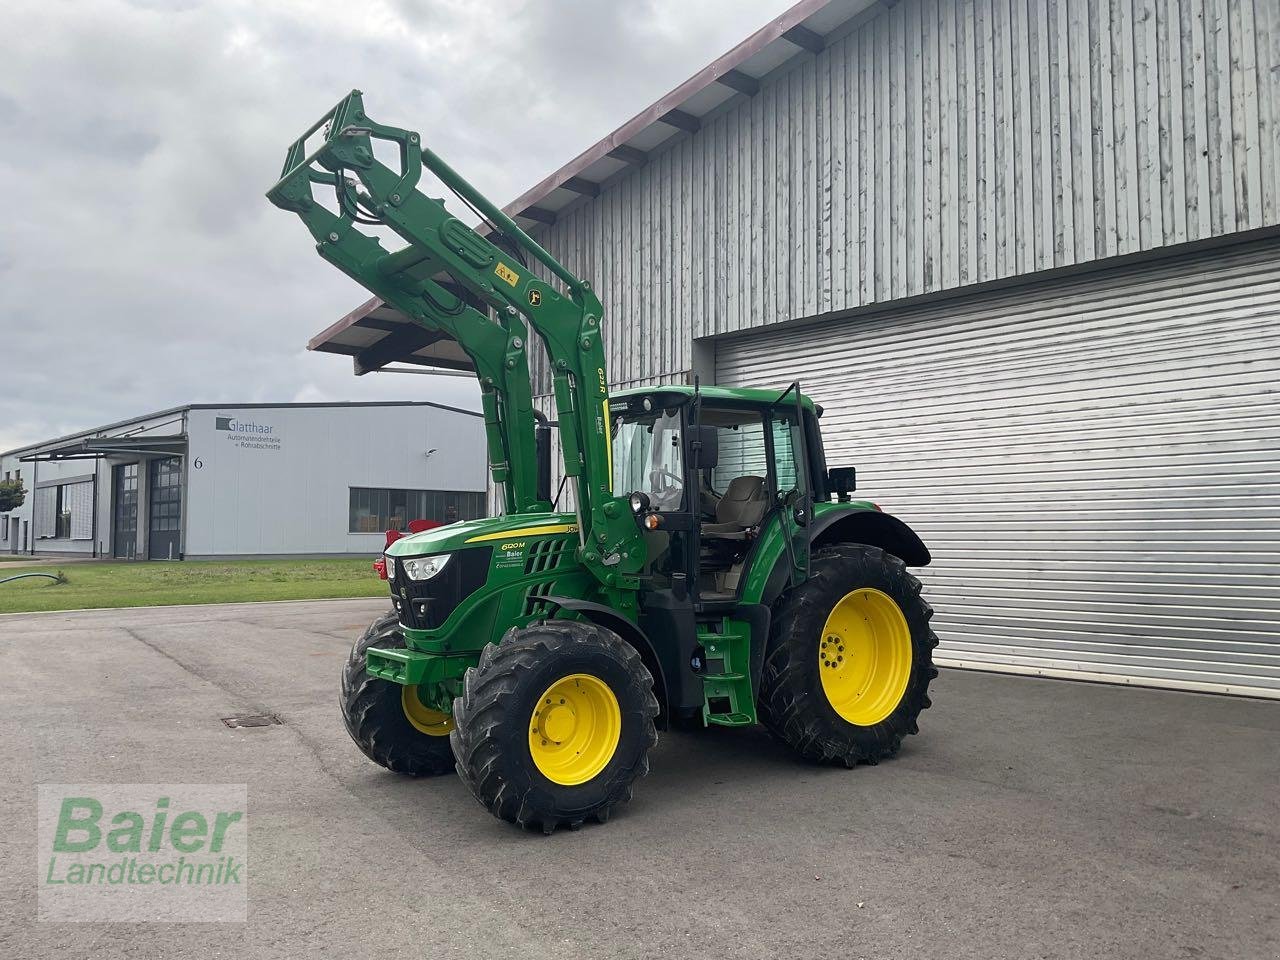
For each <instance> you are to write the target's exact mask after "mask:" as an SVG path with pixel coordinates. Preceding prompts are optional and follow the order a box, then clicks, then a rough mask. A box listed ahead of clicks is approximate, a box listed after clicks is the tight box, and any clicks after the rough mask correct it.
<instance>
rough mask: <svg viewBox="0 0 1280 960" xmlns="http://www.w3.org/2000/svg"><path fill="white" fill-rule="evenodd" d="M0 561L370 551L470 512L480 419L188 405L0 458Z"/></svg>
mask: <svg viewBox="0 0 1280 960" xmlns="http://www.w3.org/2000/svg"><path fill="white" fill-rule="evenodd" d="M0 476H3V477H4V478H5V479H11V478H13V477H17V478H19V479H21V480H22V481H23V484H24V486H25V487H26V488H27V496H26V499H25V502H24V503H23V505H22V506H21V507H19V508H18V509H16V510H14V511H12V512H10V513H8V514H0V557H3V556H4V555H5V554H24V553H25V554H67V555H74V556H99V557H115V558H118V559H124V560H135V559H150V560H181V559H184V558H188V559H213V558H224V557H226V558H230V557H263V556H289V555H299V554H302V555H308V556H329V555H332V556H342V555H365V556H367V555H376V554H377V553H379V552H380V551H381V549H382V547H383V545H384V542H385V536H386V531H387V530H389V529H400V530H402V529H405V527H406V526H407V525H408V523H409V521H412V520H418V519H422V520H434V521H437V522H442V523H447V522H450V521H453V520H461V519H470V518H473V517H479V516H484V515H485V482H486V477H485V456H484V423H483V420H482V419H481V417H480V416H479V414H476V413H473V412H471V411H469V410H460V409H456V408H454V407H448V406H442V405H440V404H436V403H294V404H228V405H222V406H214V405H208V404H189V405H187V406H184V407H175V408H173V409H171V410H164V411H161V412H160V413H155V414H150V415H148V416H144V417H138V418H135V419H133V420H125V421H121V422H119V423H113V424H110V425H109V426H105V427H99V428H97V429H94V430H87V431H84V432H83V433H78V434H74V435H72V436H68V437H61V438H59V439H57V440H51V441H48V442H46V443H40V444H35V445H33V446H29V447H24V448H22V449H19V450H10V451H9V452H7V453H4V454H0Z"/></svg>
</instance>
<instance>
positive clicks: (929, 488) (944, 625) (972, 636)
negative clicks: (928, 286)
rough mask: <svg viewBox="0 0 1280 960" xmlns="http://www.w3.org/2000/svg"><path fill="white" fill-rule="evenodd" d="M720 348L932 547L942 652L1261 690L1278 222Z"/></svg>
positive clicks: (1275, 524)
mask: <svg viewBox="0 0 1280 960" xmlns="http://www.w3.org/2000/svg"><path fill="white" fill-rule="evenodd" d="M717 360H718V372H719V376H720V379H721V381H722V382H725V383H736V384H744V385H764V384H778V383H785V382H788V381H790V380H792V379H800V380H801V382H802V383H803V384H804V385H805V386H806V390H807V392H809V393H811V394H812V395H813V396H814V397H815V399H816V400H818V401H819V402H820V403H823V404H824V405H825V406H826V408H827V409H826V412H825V414H824V416H823V418H822V426H823V435H824V438H825V440H826V444H827V458H828V462H829V463H831V464H833V465H839V464H856V465H857V467H858V474H859V477H858V479H859V491H860V493H859V495H860V496H865V497H868V498H870V499H872V500H876V501H879V502H881V503H882V504H883V505H884V506H885V509H887V510H889V511H890V512H892V513H894V514H896V515H898V516H900V517H901V518H902V519H903V520H905V521H907V522H908V523H909V524H911V525H912V526H913V527H914V528H915V529H916V530H917V531H918V532H919V533H920V535H921V536H922V537H923V538H924V540H925V542H926V543H928V544H929V546H930V548H931V550H932V551H933V554H934V559H935V562H934V564H933V565H931V566H930V567H927V568H925V569H923V570H922V571H920V576H921V578H922V579H923V580H924V581H925V585H926V593H927V596H928V598H929V600H930V602H932V603H933V605H934V607H935V608H936V610H937V615H936V617H935V619H934V627H935V629H936V630H937V632H938V635H939V637H940V638H941V641H942V642H941V646H940V647H939V649H938V651H937V655H936V656H937V659H938V661H939V662H942V663H948V664H955V665H966V666H976V667H981V668H987V669H992V668H994V669H1012V670H1015V671H1017V672H1027V673H1043V674H1048V675H1059V676H1092V677H1099V678H1105V679H1112V680H1116V679H1123V680H1124V681H1126V682H1135V683H1153V684H1156V685H1161V686H1168V685H1172V686H1192V687H1199V688H1207V689H1215V690H1225V691H1228V692H1233V693H1252V694H1255V695H1259V694H1260V695H1266V696H1275V697H1280V589H1277V586H1278V585H1280V577H1278V576H1277V570H1278V569H1280V402H1278V401H1280V388H1278V386H1277V385H1278V384H1280V241H1271V242H1268V243H1265V244H1262V245H1258V246H1252V247H1251V248H1250V249H1248V250H1236V251H1233V252H1227V253H1222V252H1219V253H1215V254H1207V255H1204V257H1203V258H1202V259H1198V260H1195V261H1188V260H1186V259H1179V260H1177V261H1174V262H1170V263H1167V264H1161V265H1151V264H1147V265H1142V266H1137V267H1134V268H1131V269H1128V270H1123V271H1117V272H1115V273H1110V272H1108V273H1106V274H1102V275H1098V276H1095V277H1092V278H1088V279H1082V278H1076V279H1074V280H1066V281H1060V282H1058V283H1056V284H1048V283H1046V284H1035V285H1033V286H1031V287H1030V288H1028V289H1026V290H1024V291H1023V292H1021V293H1016V294H1009V293H1006V294H1004V295H1001V296H998V297H985V298H981V299H979V298H965V301H964V302H961V303H952V304H938V305H934V306H932V307H923V308H916V309H914V310H911V311H907V310H890V311H887V312H886V313H885V314H883V315H880V316H876V317H871V318H866V319H863V320H858V321H846V322H843V323H841V324H839V325H838V326H827V327H826V328H824V329H822V330H817V331H815V330H814V329H812V328H809V327H807V326H805V327H793V328H787V329H782V330H778V331H777V332H776V333H773V334H770V335H767V336H759V335H757V336H754V337H751V338H749V340H747V341H742V340H730V341H728V342H726V343H723V344H721V349H720V350H719V351H718V357H717Z"/></svg>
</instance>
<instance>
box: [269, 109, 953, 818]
mask: <svg viewBox="0 0 1280 960" xmlns="http://www.w3.org/2000/svg"><path fill="white" fill-rule="evenodd" d="M309 141H314V142H315V147H314V149H313V150H312V151H311V152H310V153H308V142H309ZM375 143H381V144H382V145H384V146H385V147H387V155H389V156H396V155H398V161H395V162H393V163H392V165H391V166H388V165H387V164H386V163H384V162H383V161H382V160H380V159H378V158H377V157H375V151H374V145H375ZM424 168H425V169H426V170H427V171H428V172H429V173H430V174H432V175H434V176H435V177H436V178H437V179H438V180H439V181H440V182H441V183H442V184H443V185H444V187H445V188H447V189H448V190H450V191H451V192H453V193H454V194H455V195H456V196H457V197H458V198H460V199H461V200H462V202H464V203H465V204H467V205H468V206H469V207H470V208H471V209H472V210H473V211H475V212H476V213H477V214H478V215H479V216H480V217H481V218H482V219H483V220H484V221H485V223H486V224H487V228H488V231H489V232H488V233H487V234H485V233H481V232H479V231H477V230H473V229H471V228H470V227H468V226H466V225H465V224H464V223H462V222H461V221H459V220H457V219H455V218H454V217H453V216H451V215H450V214H449V213H448V212H447V211H446V209H445V205H444V202H443V201H442V200H437V199H433V198H431V197H428V196H427V195H426V194H425V193H423V192H422V190H421V189H419V185H420V184H419V181H420V179H421V177H422V174H423V170H424ZM268 197H269V198H270V200H271V202H272V203H274V204H275V205H276V206H279V207H282V208H283V209H285V210H290V211H293V212H294V213H296V214H297V215H298V216H299V217H301V218H302V220H303V222H304V223H305V224H306V225H307V228H308V229H309V230H310V231H311V233H312V235H313V236H314V237H315V240H316V248H317V250H318V251H319V253H320V255H321V256H322V257H324V258H325V259H326V260H328V261H330V262H331V263H333V264H334V265H335V266H337V267H338V268H339V269H341V270H342V271H343V272H345V273H346V274H348V275H349V276H351V277H352V278H354V279H355V280H357V281H358V282H359V283H361V284H363V285H364V286H365V287H367V288H368V289H369V290H371V291H372V292H373V293H374V294H375V295H377V296H378V297H380V298H381V299H382V300H383V301H384V302H386V303H388V304H390V305H392V306H394V307H396V308H397V309H399V310H400V311H401V312H402V313H403V314H405V315H406V316H407V317H409V318H411V319H412V320H413V321H414V322H416V323H419V324H421V325H422V326H423V327H425V328H426V329H427V330H428V331H430V332H431V334H432V335H434V336H436V337H438V338H441V339H443V338H451V339H453V340H455V341H456V342H457V344H458V345H459V346H460V348H461V349H462V350H463V351H464V352H465V353H466V355H467V356H468V357H469V358H470V360H471V361H472V363H473V364H474V367H475V370H476V375H477V377H478V379H479V381H480V387H481V394H482V402H483V409H484V417H485V427H486V441H487V446H488V456H489V466H490V473H491V475H492V478H493V480H494V483H495V485H496V488H497V489H499V490H500V491H501V495H502V497H503V499H504V507H505V513H504V515H503V516H501V517H494V518H490V519H484V520H473V521H468V522H463V523H455V524H451V525H448V526H445V527H441V528H439V529H435V530H430V531H428V532H425V533H420V534H416V535H412V536H407V537H404V538H402V539H400V540H397V541H396V542H395V543H393V544H392V545H391V546H390V547H389V548H388V549H387V551H386V564H387V574H388V580H389V583H390V587H391V597H392V602H393V605H394V612H392V613H390V614H388V615H387V616H386V617H383V618H381V619H379V620H377V621H375V622H374V623H373V624H372V625H371V626H370V627H369V629H368V631H367V632H366V633H365V635H364V636H363V637H361V638H360V639H359V640H358V641H357V642H356V644H355V647H354V648H353V650H352V652H351V657H350V659H349V660H348V662H347V664H346V667H345V669H344V671H343V676H342V693H341V704H342V714H343V718H344V720H345V722H346V726H347V730H348V731H349V732H350V734H351V737H352V739H353V740H355V742H356V744H357V745H358V746H359V747H360V749H361V750H362V751H364V753H365V754H366V755H367V756H368V757H369V758H370V759H372V760H373V761H375V762H376V763H379V764H381V765H382V766H384V767H386V768H388V769H390V770H394V771H396V772H399V773H405V774H410V775H426V774H439V773H444V772H446V771H448V770H451V769H455V768H456V769H457V771H458V774H459V775H460V776H461V777H462V779H463V781H464V782H465V783H466V784H467V786H468V787H469V788H470V789H471V791H472V792H473V793H474V794H475V796H476V798H477V799H478V800H479V801H480V802H481V803H482V804H483V805H484V806H485V807H487V808H488V809H489V811H490V812H491V813H493V814H494V815H495V816H497V817H500V818H501V819H503V820H506V821H509V822H511V823H516V824H520V825H521V826H524V827H527V828H531V829H538V830H543V831H545V832H548V833H549V832H551V831H552V830H554V829H555V828H556V827H557V826H559V825H562V824H563V825H567V826H569V827H577V826H579V825H580V824H582V822H583V821H585V820H588V819H594V820H598V821H601V822H603V821H604V820H606V819H607V818H608V816H609V814H610V813H611V812H612V811H613V809H614V808H615V807H616V806H617V805H618V804H620V803H622V802H624V801H626V800H628V799H629V798H630V797H631V791H632V787H633V785H634V783H635V781H636V780H637V779H638V778H639V777H641V776H643V775H644V774H645V773H646V772H647V770H648V767H649V759H648V754H649V749H650V748H651V747H652V746H653V745H654V743H655V742H656V740H657V733H656V731H657V729H658V728H660V727H666V726H668V725H672V724H686V725H698V726H701V725H707V724H717V725H721V726H730V727H737V726H747V725H750V724H754V723H757V722H762V723H764V725H765V726H766V727H767V728H768V729H769V730H770V731H771V732H772V733H773V734H774V735H775V736H776V737H777V738H778V739H780V740H781V741H782V742H784V743H786V744H787V745H788V746H790V747H791V748H792V749H794V750H795V751H796V752H797V753H799V754H800V755H801V756H803V757H806V758H808V759H810V760H814V761H821V762H832V763H840V764H844V765H845V766H848V767H852V766H854V765H855V764H858V763H876V762H878V761H879V760H880V759H881V758H883V757H888V756H892V755H893V754H894V753H896V752H897V750H898V748H899V745H900V744H901V742H902V738H903V737H905V736H906V735H907V734H912V733H915V732H916V720H917V717H918V715H919V713H920V711H921V710H923V709H924V708H926V707H928V706H929V697H928V687H929V682H930V680H932V679H933V678H934V677H935V676H936V675H937V671H936V670H935V669H934V667H933V663H932V650H933V647H934V646H936V644H937V640H936V638H935V637H934V634H933V632H932V630H931V629H930V627H929V618H930V615H931V613H932V611H931V610H930V608H929V605H928V604H927V603H925V601H924V600H923V599H922V598H921V596H920V583H919V581H918V580H917V579H916V578H915V577H913V576H912V575H911V574H910V573H909V572H908V570H907V568H908V567H909V566H922V565H925V564H927V563H928V562H929V551H928V550H927V549H926V547H925V546H924V544H923V543H921V541H920V539H919V537H917V536H916V535H915V534H914V533H913V532H912V531H911V529H910V528H909V527H907V525H906V524H904V523H903V522H902V521H900V520H897V519H895V518H894V517H892V516H889V515H888V514H886V513H883V512H881V511H880V510H879V509H878V508H877V507H876V506H875V505H874V504H871V503H867V502H860V501H854V500H851V499H850V497H849V494H850V492H851V490H852V489H853V485H854V484H853V479H854V475H853V470H852V469H850V468H828V466H827V463H826V459H825V455H824V452H823V445H822V434H821V431H820V429H819V425H818V424H819V417H820V416H821V413H822V410H821V408H820V407H819V406H818V405H816V404H815V403H814V402H813V401H812V400H810V399H809V398H808V397H806V396H804V395H803V394H802V393H801V392H800V389H799V385H798V384H792V385H791V386H789V387H785V388H779V389H777V390H759V389H728V388H721V387H707V388H699V387H698V386H697V385H694V386H688V385H670V386H656V387H646V388H642V389H635V390H628V391H624V392H621V393H610V391H609V388H608V382H609V381H608V376H607V374H606V370H605V352H604V349H603V347H602V344H601V326H602V323H603V316H602V310H601V306H600V301H599V299H598V298H597V296H596V294H595V293H594V292H593V291H592V289H591V284H590V283H588V282H587V281H585V280H581V279H579V278H578V277H576V276H574V275H573V273H571V272H570V271H569V270H568V269H567V268H566V267H564V266H563V265H562V264H560V263H559V262H557V261H556V260H555V259H554V258H553V257H552V256H551V255H550V254H549V253H547V252H546V251H545V250H544V249H542V247H541V246H539V245H538V244H537V243H536V242H535V241H534V240H533V239H532V238H531V237H529V236H528V235H527V234H526V233H524V231H522V230H521V229H520V228H519V227H518V226H517V225H516V224H515V223H514V222H513V221H512V220H511V219H510V218H509V217H507V216H506V215H505V214H503V213H502V211H501V210H499V209H498V208H497V207H496V206H494V205H493V204H492V203H491V202H490V201H489V200H487V199H486V198H485V197H484V196H482V195H481V194H480V193H479V192H478V191H477V190H476V189H475V188H474V187H472V186H471V185H470V184H468V183H467V182H466V181H465V180H464V179H462V177H460V176H459V175H458V174H457V173H455V172H454V171H453V170H452V169H450V168H449V167H448V166H447V165H446V164H445V163H444V162H443V161H441V160H440V158H439V157H437V156H436V155H435V154H434V153H432V152H431V150H429V149H427V148H425V147H424V146H423V145H422V142H421V139H420V137H419V135H418V134H417V133H415V132H413V131H410V130H403V129H399V128H396V127H389V126H384V125H382V124H379V123H376V122H374V121H373V120H371V119H370V118H369V117H368V116H367V115H366V114H365V112H364V105H363V101H362V98H361V95H360V93H359V92H358V91H355V92H353V93H352V94H351V95H350V96H348V97H347V98H346V99H344V100H343V101H342V102H341V103H339V104H338V105H337V106H336V107H335V108H334V109H333V110H331V111H330V112H329V113H328V114H326V115H325V116H324V117H323V118H322V119H321V120H320V121H319V122H318V123H317V124H315V126H313V127H312V128H311V129H310V130H308V131H307V132H306V133H305V134H304V135H303V137H302V138H301V139H299V140H298V141H297V142H296V143H295V144H294V145H293V146H292V148H291V149H290V150H289V154H288V158H287V159H286V162H285V165H284V172H283V174H282V176H281V179H280V181H279V182H278V183H277V184H276V185H275V186H274V187H272V189H271V190H270V192H269V193H268ZM322 201H323V202H322ZM365 225H369V226H376V227H378V228H379V230H380V231H381V232H383V233H384V234H385V232H386V230H389V231H391V232H392V233H394V234H395V235H396V236H398V237H399V238H400V240H401V241H403V243H404V245H403V246H402V247H401V248H400V249H397V250H395V251H388V250H387V249H386V248H385V247H384V246H383V245H382V243H381V242H380V241H379V239H378V237H377V233H378V232H379V231H376V230H369V231H365V230H361V229H360V228H361V227H362V226H365ZM530 328H532V330H533V331H534V333H535V334H536V335H537V336H538V337H539V339H540V340H541V341H542V344H543V346H544V348H545V350H546V353H547V356H548V360H549V370H550V375H551V386H552V389H553V392H554V399H555V405H556V411H557V420H558V423H557V424H556V426H558V429H559V439H560V444H559V446H560V450H561V455H562V460H563V474H564V478H565V482H566V484H567V485H568V487H569V492H570V494H571V496H572V504H573V509H572V510H567V511H562V510H557V509H555V507H554V506H553V503H552V496H551V490H550V469H549V464H550V455H549V450H550V442H549V432H550V427H551V425H550V424H548V423H547V422H546V421H545V420H543V419H542V418H540V417H539V416H537V415H536V414H535V412H534V408H533V402H532V385H531V381H530V376H529V364H528V351H529V344H530V339H529V330H530ZM833 498H834V502H833Z"/></svg>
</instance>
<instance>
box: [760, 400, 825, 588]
mask: <svg viewBox="0 0 1280 960" xmlns="http://www.w3.org/2000/svg"><path fill="white" fill-rule="evenodd" d="M791 390H792V391H794V394H793V395H792V396H791V399H795V400H796V401H797V402H796V403H794V404H791V403H787V402H786V400H785V398H787V396H788V395H787V394H784V399H783V400H782V402H780V403H779V404H778V405H775V406H774V407H773V408H772V409H771V410H770V412H769V428H768V429H767V430H766V431H765V440H766V443H767V445H768V455H769V474H770V484H771V486H772V488H773V496H774V498H775V504H776V506H777V508H778V517H779V519H780V521H781V524H782V530H783V535H784V536H785V537H786V538H787V540H788V541H789V543H790V549H789V550H788V551H787V557H788V562H789V564H790V567H791V583H793V584H796V583H803V582H804V581H805V579H807V578H808V576H809V522H810V520H811V518H812V516H813V496H812V493H811V491H810V487H809V478H808V476H807V471H806V468H805V464H806V463H807V457H806V456H805V437H804V420H803V418H802V416H801V412H800V406H799V402H798V397H799V385H798V384H793V385H792V387H791ZM790 393H791V391H788V394H790Z"/></svg>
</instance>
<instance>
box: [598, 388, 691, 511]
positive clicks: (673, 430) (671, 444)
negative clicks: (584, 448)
mask: <svg viewBox="0 0 1280 960" xmlns="http://www.w3.org/2000/svg"><path fill="white" fill-rule="evenodd" d="M681 429H682V428H681V425H680V410H679V408H678V407H675V408H672V409H671V410H655V411H653V412H652V413H643V414H642V413H639V412H637V413H636V414H635V415H631V414H629V415H627V416H626V417H625V418H624V417H616V418H614V421H613V492H614V494H615V495H616V496H619V497H625V496H629V495H631V494H632V493H635V492H637V491H639V492H641V493H644V494H647V495H648V497H649V503H650V505H651V506H652V507H653V509H655V510H679V509H680V507H681V505H682V504H683V502H684V459H683V447H682V445H681V442H680V432H681Z"/></svg>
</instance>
